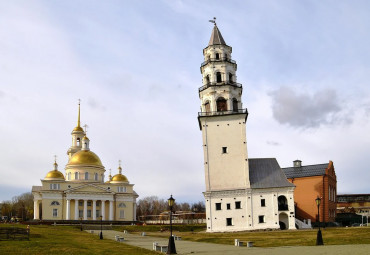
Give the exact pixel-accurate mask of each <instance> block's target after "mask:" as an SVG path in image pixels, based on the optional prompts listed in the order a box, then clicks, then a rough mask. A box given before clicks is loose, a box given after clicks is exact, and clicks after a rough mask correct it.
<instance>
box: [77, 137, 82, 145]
mask: <svg viewBox="0 0 370 255" xmlns="http://www.w3.org/2000/svg"><path fill="white" fill-rule="evenodd" d="M80 142H81V140H80V138H77V146H80Z"/></svg>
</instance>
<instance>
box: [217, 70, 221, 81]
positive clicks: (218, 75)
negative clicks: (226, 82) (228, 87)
mask: <svg viewBox="0 0 370 255" xmlns="http://www.w3.org/2000/svg"><path fill="white" fill-rule="evenodd" d="M216 78H217V82H222V76H221V73H220V72H217V73H216Z"/></svg>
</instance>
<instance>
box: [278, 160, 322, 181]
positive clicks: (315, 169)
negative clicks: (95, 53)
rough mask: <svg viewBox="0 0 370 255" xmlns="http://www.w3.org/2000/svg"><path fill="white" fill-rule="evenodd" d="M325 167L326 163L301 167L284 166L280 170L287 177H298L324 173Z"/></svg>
mask: <svg viewBox="0 0 370 255" xmlns="http://www.w3.org/2000/svg"><path fill="white" fill-rule="evenodd" d="M327 167H328V163H326V164H318V165H311V166H301V167H286V168H282V170H283V171H284V173H285V175H286V177H287V178H299V177H308V176H320V175H324V174H325V171H326V168H327Z"/></svg>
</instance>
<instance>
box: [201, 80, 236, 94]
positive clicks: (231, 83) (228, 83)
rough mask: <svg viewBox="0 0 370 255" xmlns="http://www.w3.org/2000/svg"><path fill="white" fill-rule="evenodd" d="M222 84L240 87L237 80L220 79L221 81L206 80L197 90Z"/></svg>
mask: <svg viewBox="0 0 370 255" xmlns="http://www.w3.org/2000/svg"><path fill="white" fill-rule="evenodd" d="M222 85H230V86H233V87H236V88H242V84H241V83H237V82H230V81H222V82H208V83H207V84H206V85H203V86H202V87H200V88H199V92H201V91H203V90H205V89H207V88H209V87H213V86H222Z"/></svg>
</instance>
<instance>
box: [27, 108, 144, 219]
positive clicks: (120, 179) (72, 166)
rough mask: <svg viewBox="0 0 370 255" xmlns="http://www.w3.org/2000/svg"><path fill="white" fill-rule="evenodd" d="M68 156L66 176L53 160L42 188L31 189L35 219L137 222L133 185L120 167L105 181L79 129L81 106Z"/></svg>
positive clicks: (84, 132) (103, 170) (86, 140)
mask: <svg viewBox="0 0 370 255" xmlns="http://www.w3.org/2000/svg"><path fill="white" fill-rule="evenodd" d="M67 154H68V157H69V161H68V164H67V165H66V167H65V174H63V173H61V172H60V171H59V170H58V164H57V162H56V160H55V162H54V169H53V170H51V171H49V172H48V173H47V175H46V177H45V178H44V179H42V180H41V186H33V187H32V194H33V197H34V219H35V220H41V219H42V220H54V221H57V220H93V221H95V220H99V221H100V220H103V221H136V199H137V197H138V195H137V193H136V192H135V191H134V190H133V188H134V185H133V184H130V182H129V181H128V179H127V177H126V176H125V175H123V174H122V168H121V165H120V164H119V167H118V173H117V174H116V175H114V176H113V177H112V176H111V174H110V175H109V177H108V180H106V181H105V180H104V176H105V171H106V170H105V168H104V166H103V164H102V162H101V160H100V158H99V157H98V156H97V155H96V154H95V153H94V152H92V151H91V150H90V140H89V138H88V137H87V136H86V131H84V130H83V129H82V128H81V126H80V104H79V108H78V121H77V126H76V127H75V128H74V129H73V131H72V145H71V147H70V148H69V150H68V151H67Z"/></svg>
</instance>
